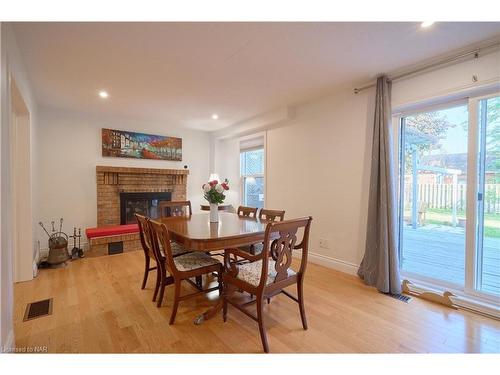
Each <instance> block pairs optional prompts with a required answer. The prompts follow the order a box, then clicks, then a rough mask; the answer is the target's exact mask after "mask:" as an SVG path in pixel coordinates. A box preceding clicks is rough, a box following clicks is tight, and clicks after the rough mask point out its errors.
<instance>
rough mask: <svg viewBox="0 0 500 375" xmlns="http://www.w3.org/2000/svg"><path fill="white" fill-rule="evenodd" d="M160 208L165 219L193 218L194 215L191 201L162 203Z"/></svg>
mask: <svg viewBox="0 0 500 375" xmlns="http://www.w3.org/2000/svg"><path fill="white" fill-rule="evenodd" d="M158 208H159V209H160V215H161V216H163V217H168V216H191V215H192V214H193V209H192V207H191V201H161V202H160V203H159V204H158Z"/></svg>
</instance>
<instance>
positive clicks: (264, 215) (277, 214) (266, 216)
mask: <svg viewBox="0 0 500 375" xmlns="http://www.w3.org/2000/svg"><path fill="white" fill-rule="evenodd" d="M259 219H261V220H270V221H283V220H285V211H281V210H269V209H267V208H261V209H260V211H259Z"/></svg>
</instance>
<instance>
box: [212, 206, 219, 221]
mask: <svg viewBox="0 0 500 375" xmlns="http://www.w3.org/2000/svg"><path fill="white" fill-rule="evenodd" d="M210 222H211V223H218V222H219V205H218V204H217V203H210Z"/></svg>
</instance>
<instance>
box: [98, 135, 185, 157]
mask: <svg viewBox="0 0 500 375" xmlns="http://www.w3.org/2000/svg"><path fill="white" fill-rule="evenodd" d="M102 156H113V157H118V158H134V159H156V160H176V161H181V160H182V139H181V138H175V137H165V136H162V135H151V134H143V133H134V132H127V131H123V130H113V129H102Z"/></svg>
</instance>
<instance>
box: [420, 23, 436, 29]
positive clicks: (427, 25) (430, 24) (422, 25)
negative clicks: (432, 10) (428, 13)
mask: <svg viewBox="0 0 500 375" xmlns="http://www.w3.org/2000/svg"><path fill="white" fill-rule="evenodd" d="M432 25H434V21H424V22H422V23H421V24H420V27H423V28H424V29H425V28H427V27H431V26H432Z"/></svg>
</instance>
